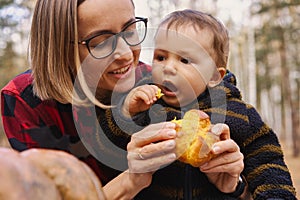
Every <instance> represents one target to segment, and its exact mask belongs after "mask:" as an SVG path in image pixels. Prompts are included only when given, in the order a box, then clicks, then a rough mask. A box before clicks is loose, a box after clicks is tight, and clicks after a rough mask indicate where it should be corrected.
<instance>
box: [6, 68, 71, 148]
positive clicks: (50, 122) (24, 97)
mask: <svg viewBox="0 0 300 200" xmlns="http://www.w3.org/2000/svg"><path fill="white" fill-rule="evenodd" d="M58 107H59V106H57V103H56V102H54V101H41V100H40V99H39V98H37V97H36V96H35V95H34V94H33V90H32V78H31V75H30V73H24V74H21V75H19V76H17V77H16V78H14V79H13V80H12V81H10V82H9V83H8V84H7V85H6V86H5V87H4V88H3V89H2V90H1V115H2V121H3V127H4V131H5V134H6V136H7V138H8V140H9V143H10V145H11V146H12V147H13V148H14V149H16V150H19V151H23V150H25V149H28V148H33V147H35V148H38V147H41V148H52V149H60V150H67V149H68V145H69V139H70V135H71V134H72V135H74V134H75V131H74V128H69V127H70V125H72V124H71V122H72V121H71V116H72V115H71V109H70V111H67V109H65V107H66V106H65V107H64V109H62V108H58ZM66 108H67V107H66ZM62 114H63V115H64V118H67V119H69V118H70V120H68V121H66V119H62V117H61V115H62ZM66 115H67V117H66ZM66 122H67V123H66ZM66 124H67V125H66ZM68 124H69V125H68ZM66 129H68V130H66Z"/></svg>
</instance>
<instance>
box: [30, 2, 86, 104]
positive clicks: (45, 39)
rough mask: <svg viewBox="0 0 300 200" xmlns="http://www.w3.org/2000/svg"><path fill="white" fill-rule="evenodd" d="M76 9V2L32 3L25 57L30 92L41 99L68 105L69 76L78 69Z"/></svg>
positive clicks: (69, 98)
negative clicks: (30, 74) (28, 49)
mask: <svg viewBox="0 0 300 200" xmlns="http://www.w3.org/2000/svg"><path fill="white" fill-rule="evenodd" d="M77 6H78V5H77V0H50V1H49V0H37V1H36V5H35V10H34V14H33V18H32V25H31V33H30V53H29V57H30V62H31V68H32V75H33V79H34V81H33V88H34V89H33V90H34V93H35V94H36V95H37V96H38V97H39V98H41V99H42V100H47V99H54V100H57V101H59V102H61V103H71V102H72V98H73V95H72V94H73V81H74V80H73V79H74V78H73V77H75V76H76V74H77V70H78V68H79V66H80V60H79V53H78V44H77V42H76V41H78V31H77ZM72 41H73V42H72Z"/></svg>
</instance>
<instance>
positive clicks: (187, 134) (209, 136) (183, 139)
mask: <svg viewBox="0 0 300 200" xmlns="http://www.w3.org/2000/svg"><path fill="white" fill-rule="evenodd" d="M199 112H200V111H199V110H195V109H193V110H189V111H188V112H186V113H185V115H184V116H183V119H181V120H176V119H175V120H173V122H175V123H176V124H178V125H179V126H178V128H176V131H177V132H178V137H177V138H176V155H177V156H178V160H180V161H181V162H184V163H188V164H190V165H192V166H194V167H199V166H200V165H202V164H204V163H205V162H207V161H209V160H211V159H212V158H214V157H215V155H214V154H213V153H212V152H211V148H212V145H213V144H214V143H215V142H218V141H220V138H219V136H217V135H215V134H213V133H211V132H210V131H209V130H210V126H211V123H210V119H209V118H206V119H201V118H200V116H199Z"/></svg>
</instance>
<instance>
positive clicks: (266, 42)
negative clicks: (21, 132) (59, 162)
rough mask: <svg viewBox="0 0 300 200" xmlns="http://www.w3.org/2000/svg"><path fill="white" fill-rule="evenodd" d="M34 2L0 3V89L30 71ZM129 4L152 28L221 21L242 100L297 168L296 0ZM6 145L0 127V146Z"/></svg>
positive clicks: (299, 20)
mask: <svg viewBox="0 0 300 200" xmlns="http://www.w3.org/2000/svg"><path fill="white" fill-rule="evenodd" d="M34 2H35V0H0V35H1V36H0V88H2V87H3V86H4V85H5V84H6V83H7V82H8V81H9V80H10V79H11V78H13V77H14V76H15V75H16V74H18V73H20V72H22V71H24V70H25V69H26V68H28V66H29V63H28V61H27V48H28V37H29V30H30V22H31V14H32V9H33V6H34ZM134 2H135V4H136V13H137V16H139V15H143V16H147V17H148V18H149V26H153V27H155V25H156V24H157V23H158V22H159V21H160V19H161V18H163V17H164V16H165V15H166V14H167V13H169V12H171V11H174V10H177V9H183V8H193V9H197V10H201V11H204V12H208V13H211V14H212V15H214V16H216V17H218V18H219V19H220V20H221V21H223V22H224V24H225V25H226V26H227V28H228V30H229V33H230V38H231V44H230V45H231V48H230V49H231V52H230V64H229V69H230V70H231V71H232V72H234V73H235V75H236V76H237V79H238V87H239V88H240V89H241V90H242V94H243V97H244V100H246V101H247V102H249V103H251V104H252V105H254V106H255V107H256V108H257V109H258V111H259V112H260V114H261V116H262V117H263V119H264V120H265V121H266V122H267V123H268V124H269V125H270V126H271V127H272V128H273V129H274V130H275V132H276V133H277V134H278V137H279V138H280V140H281V142H282V143H284V144H285V146H286V147H287V149H288V150H289V152H290V153H291V155H292V156H293V157H294V158H296V157H298V159H297V160H298V161H297V162H296V163H298V164H299V154H300V121H299V120H300V117H299V116H300V109H299V106H300V100H299V99H300V90H299V84H300V56H299V55H300V53H299V52H300V0H272V1H270V0H205V1H204V0H202V1H201V0H134ZM41 31H43V30H41ZM0 125H1V123H0ZM7 145H8V144H7V141H6V137H5V136H4V134H3V127H2V125H1V127H0V146H7ZM299 180H300V177H299ZM297 184H299V185H300V183H299V181H298V183H297Z"/></svg>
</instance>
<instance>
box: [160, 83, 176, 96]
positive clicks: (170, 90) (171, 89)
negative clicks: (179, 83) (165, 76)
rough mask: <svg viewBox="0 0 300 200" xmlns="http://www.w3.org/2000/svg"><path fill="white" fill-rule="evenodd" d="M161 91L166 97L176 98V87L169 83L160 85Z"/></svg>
mask: <svg viewBox="0 0 300 200" xmlns="http://www.w3.org/2000/svg"><path fill="white" fill-rule="evenodd" d="M160 87H161V89H162V93H163V94H165V95H167V96H176V95H175V93H176V92H177V90H178V89H177V87H176V86H175V85H174V84H173V83H171V82H170V81H164V82H163V83H162V84H161V85H160Z"/></svg>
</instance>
